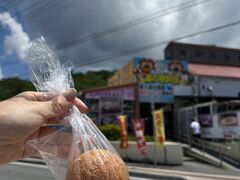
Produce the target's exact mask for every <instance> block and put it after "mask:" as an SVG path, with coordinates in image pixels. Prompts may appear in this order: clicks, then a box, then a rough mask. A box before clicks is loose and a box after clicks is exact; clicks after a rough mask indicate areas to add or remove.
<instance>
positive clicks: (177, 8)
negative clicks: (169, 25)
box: [57, 0, 212, 48]
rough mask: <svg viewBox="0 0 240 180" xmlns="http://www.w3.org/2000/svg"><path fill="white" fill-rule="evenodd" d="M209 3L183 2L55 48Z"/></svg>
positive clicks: (78, 42)
mask: <svg viewBox="0 0 240 180" xmlns="http://www.w3.org/2000/svg"><path fill="white" fill-rule="evenodd" d="M210 1H212V0H203V1H197V2H196V1H195V2H193V1H188V2H185V3H182V4H179V5H177V6H174V7H171V8H167V9H164V10H161V11H158V12H155V13H153V14H150V15H148V16H144V17H140V18H137V19H134V20H132V21H129V22H127V23H124V24H121V25H118V26H115V27H112V28H109V29H106V30H104V31H100V32H96V33H93V34H89V35H86V36H83V37H79V38H75V39H74V40H71V41H68V42H66V43H62V44H60V45H58V46H57V48H68V47H71V46H74V45H76V44H81V43H84V42H86V41H89V40H94V39H97V38H100V37H103V36H106V35H109V34H112V33H115V32H118V31H122V30H124V29H127V28H130V27H133V26H136V25H139V24H143V23H146V22H149V21H152V20H155V19H157V18H160V17H163V16H166V15H169V14H172V13H176V12H178V11H183V10H186V9H188V8H191V7H194V6H197V5H200V4H204V3H207V2H210Z"/></svg>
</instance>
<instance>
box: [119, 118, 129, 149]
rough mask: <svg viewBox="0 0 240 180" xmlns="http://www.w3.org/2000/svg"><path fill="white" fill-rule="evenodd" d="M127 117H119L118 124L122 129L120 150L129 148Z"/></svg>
mask: <svg viewBox="0 0 240 180" xmlns="http://www.w3.org/2000/svg"><path fill="white" fill-rule="evenodd" d="M126 120H127V116H123V115H122V116H118V123H119V126H120V129H121V145H120V148H123V149H126V148H128V132H127V128H126Z"/></svg>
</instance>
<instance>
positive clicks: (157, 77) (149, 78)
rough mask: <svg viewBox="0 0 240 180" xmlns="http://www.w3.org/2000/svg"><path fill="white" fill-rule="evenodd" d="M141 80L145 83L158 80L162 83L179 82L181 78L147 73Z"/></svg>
mask: <svg viewBox="0 0 240 180" xmlns="http://www.w3.org/2000/svg"><path fill="white" fill-rule="evenodd" d="M142 81H144V82H146V83H153V82H159V83H162V84H169V83H171V84H181V79H180V77H179V76H176V75H163V74H148V75H146V76H145V78H144V79H142Z"/></svg>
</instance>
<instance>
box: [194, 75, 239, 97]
mask: <svg viewBox="0 0 240 180" xmlns="http://www.w3.org/2000/svg"><path fill="white" fill-rule="evenodd" d="M198 82H199V83H198V84H199V91H200V92H199V96H209V97H211V96H214V97H239V93H240V80H239V79H230V78H217V77H203V76H202V77H199V79H198ZM208 87H211V88H212V92H210V91H209V89H208Z"/></svg>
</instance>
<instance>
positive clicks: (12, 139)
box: [0, 89, 88, 164]
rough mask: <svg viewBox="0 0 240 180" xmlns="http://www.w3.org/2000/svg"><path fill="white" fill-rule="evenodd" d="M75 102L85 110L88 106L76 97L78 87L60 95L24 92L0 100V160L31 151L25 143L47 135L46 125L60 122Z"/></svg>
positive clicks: (11, 158) (12, 159) (8, 160)
mask: <svg viewBox="0 0 240 180" xmlns="http://www.w3.org/2000/svg"><path fill="white" fill-rule="evenodd" d="M72 105H75V106H76V107H78V109H79V110H80V111H81V112H82V113H86V112H87V110H88V109H87V107H86V105H85V104H84V103H83V102H82V101H81V100H80V99H78V98H76V90H75V89H68V90H66V91H64V92H63V93H61V94H60V95H54V94H51V93H44V92H24V93H21V94H18V95H16V96H14V97H12V98H10V99H7V100H5V101H2V102H0V164H5V163H9V162H12V161H16V160H19V159H22V158H25V157H28V156H29V155H32V154H29V152H30V151H29V150H28V149H27V146H25V144H26V143H27V142H28V141H29V140H32V139H36V138H39V137H42V136H44V135H45V134H46V133H47V132H46V131H45V128H44V127H43V125H44V124H46V123H49V122H55V123H56V122H59V120H60V119H62V118H63V117H64V116H65V115H66V114H68V113H69V110H70V108H71V107H72ZM48 129H49V128H48Z"/></svg>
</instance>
